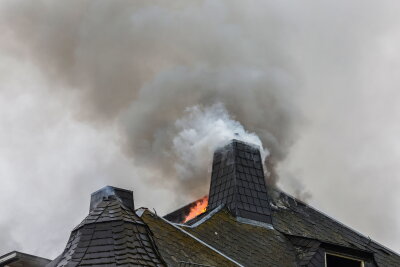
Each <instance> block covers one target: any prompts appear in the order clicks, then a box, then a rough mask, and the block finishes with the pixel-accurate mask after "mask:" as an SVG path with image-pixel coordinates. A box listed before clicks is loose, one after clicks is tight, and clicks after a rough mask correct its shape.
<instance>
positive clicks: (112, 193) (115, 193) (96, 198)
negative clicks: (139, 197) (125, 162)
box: [89, 185, 135, 211]
mask: <svg viewBox="0 0 400 267" xmlns="http://www.w3.org/2000/svg"><path fill="white" fill-rule="evenodd" d="M109 197H116V198H119V199H120V200H121V202H122V203H123V204H124V205H125V207H127V208H130V209H131V210H135V206H134V204H133V192H132V191H130V190H126V189H122V188H117V187H113V186H109V185H107V186H105V187H103V188H102V189H99V190H97V191H96V192H94V193H92V194H91V196H90V209H89V211H92V210H93V209H94V208H96V206H97V205H98V204H99V203H100V202H101V201H103V199H106V198H109Z"/></svg>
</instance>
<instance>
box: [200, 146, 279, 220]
mask: <svg viewBox="0 0 400 267" xmlns="http://www.w3.org/2000/svg"><path fill="white" fill-rule="evenodd" d="M221 204H224V205H225V206H226V207H228V208H229V210H230V211H231V212H232V213H233V215H234V216H236V217H240V218H244V219H250V220H256V221H259V222H264V223H272V219H271V208H270V205H269V202H268V196H267V186H266V182H265V177H264V171H263V163H262V160H261V155H260V150H259V147H258V146H256V145H253V144H249V143H245V142H242V141H239V140H236V139H234V140H232V141H231V142H230V143H229V144H227V145H226V146H224V147H222V148H220V149H217V150H216V151H215V152H214V159H213V166H212V174H211V184H210V193H209V200H208V207H207V210H212V209H214V208H216V207H218V206H219V205H221Z"/></svg>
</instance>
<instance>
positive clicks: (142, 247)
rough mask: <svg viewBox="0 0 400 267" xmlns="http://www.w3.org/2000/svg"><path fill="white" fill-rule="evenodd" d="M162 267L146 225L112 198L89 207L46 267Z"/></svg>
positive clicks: (119, 201) (162, 263) (162, 264)
mask: <svg viewBox="0 0 400 267" xmlns="http://www.w3.org/2000/svg"><path fill="white" fill-rule="evenodd" d="M120 265H127V266H159V267H161V266H165V264H164V262H163V260H162V259H161V257H160V255H159V254H158V250H157V248H156V245H155V243H154V240H153V238H152V234H151V232H150V230H149V229H148V226H147V225H146V224H145V223H143V221H142V220H141V219H140V218H139V217H138V216H137V215H136V214H135V212H134V211H132V210H131V209H130V208H127V207H126V206H125V205H124V204H123V203H122V201H121V200H120V199H119V198H117V197H114V196H109V197H108V198H105V199H103V200H102V201H101V202H100V203H99V204H98V205H97V206H96V207H93V208H91V211H90V213H89V215H88V216H87V217H86V218H85V219H84V220H83V221H82V222H81V223H80V224H79V225H78V226H77V227H76V228H75V229H74V230H73V231H72V233H71V236H70V238H69V241H68V243H67V246H66V248H65V250H64V252H63V253H62V254H61V255H60V256H59V257H58V258H57V259H55V260H54V261H52V262H51V263H50V264H49V265H48V266H49V267H53V266H54V267H55V266H57V267H61V266H120Z"/></svg>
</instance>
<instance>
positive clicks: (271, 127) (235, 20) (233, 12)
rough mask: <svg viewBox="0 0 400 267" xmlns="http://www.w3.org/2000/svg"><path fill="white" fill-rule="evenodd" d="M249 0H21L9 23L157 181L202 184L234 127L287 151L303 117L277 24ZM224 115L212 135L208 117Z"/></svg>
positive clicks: (199, 190) (82, 109)
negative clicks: (245, 0) (246, 1)
mask: <svg viewBox="0 0 400 267" xmlns="http://www.w3.org/2000/svg"><path fill="white" fill-rule="evenodd" d="M265 7H266V6H265ZM242 8H243V7H242V4H240V2H235V1H232V2H228V1H205V2H204V1H197V2H196V1H194V2H192V3H190V4H189V3H188V2H187V1H174V2H173V3H165V2H163V1H151V2H148V1H135V2H132V1H112V2H110V1H96V2H93V1H71V2H69V1H68V2H54V1H35V2H25V1H21V2H14V3H12V4H10V5H9V6H6V8H5V9H4V10H3V13H2V18H3V21H2V22H3V23H2V24H3V25H4V27H3V28H4V29H3V32H4V31H6V32H7V33H8V34H9V37H10V38H15V39H16V41H17V42H19V43H21V44H22V46H24V47H23V48H24V52H25V53H26V55H27V56H28V57H29V59H31V60H33V61H34V62H35V64H36V65H37V66H39V67H40V68H41V70H42V71H43V72H44V73H45V74H46V75H47V76H48V78H49V79H50V82H51V84H52V86H53V88H54V89H53V90H57V89H56V88H63V89H64V90H77V91H79V92H78V94H79V95H80V97H79V99H78V101H79V103H78V105H79V106H78V111H77V115H78V116H80V117H81V118H83V119H84V120H87V121H89V122H94V123H110V122H115V121H118V123H119V127H120V129H121V134H122V138H123V140H122V142H123V144H122V147H123V149H124V151H125V152H126V153H127V154H128V155H129V156H131V157H132V158H133V159H134V161H135V163H136V164H139V165H142V166H144V167H146V168H150V169H153V170H156V171H158V173H159V174H158V175H156V177H155V178H156V179H155V180H154V181H155V182H158V183H163V182H165V181H163V180H167V181H168V182H169V183H173V184H175V186H176V187H177V188H180V189H181V190H180V192H181V193H180V195H182V193H183V194H189V195H191V194H195V195H202V194H204V191H205V189H206V188H207V186H208V185H207V182H206V179H207V178H208V177H207V176H208V175H207V167H208V166H209V159H210V158H211V154H212V151H213V149H214V148H215V147H216V146H217V145H218V144H219V143H221V141H226V140H227V139H230V138H233V137H234V134H235V132H237V128H240V129H242V128H244V129H246V130H244V129H242V130H241V132H242V133H241V136H242V137H241V138H244V139H246V137H245V136H243V135H246V134H247V132H246V131H249V132H255V133H257V136H258V137H259V139H258V138H257V140H256V142H257V143H258V144H259V145H262V144H263V145H264V146H265V147H266V148H267V149H268V150H269V152H271V154H272V155H273V156H274V157H275V158H276V160H282V159H283V158H285V156H286V154H287V152H288V149H289V147H290V145H291V144H292V142H293V136H294V135H293V126H294V121H298V120H297V119H296V117H297V114H296V112H295V107H294V103H293V101H292V99H293V98H292V97H294V95H295V94H296V89H298V88H296V87H299V83H298V81H296V78H295V75H294V72H293V69H291V65H290V64H289V62H288V61H289V60H288V59H287V55H286V54H285V52H284V51H283V50H282V49H281V47H279V46H278V45H277V43H278V41H279V33H278V32H276V30H275V29H274V28H275V27H276V25H272V24H266V22H268V19H267V20H266V17H265V16H266V14H265V13H264V12H263V13H260V12H256V13H255V11H256V10H255V9H254V8H255V7H253V6H251V5H250V6H249V10H243V9H242ZM267 15H268V16H267V17H269V16H271V19H272V18H273V17H274V16H275V15H274V14H272V13H271V14H267ZM261 25H263V26H262V27H263V31H262V33H260V32H259V31H258V30H257V28H259V27H260V26H261ZM271 40H275V41H274V42H271ZM275 42H276V43H275ZM289 96H290V97H289ZM191 113H195V114H191ZM193 116H194V117H195V118H192V117H193ZM202 116H206V118H201V117H202ZM193 119H194V120H195V121H196V123H193V122H190V120H193ZM222 120H223V121H224V122H222V123H223V124H224V126H223V127H222V129H220V131H219V132H220V133H219V137H218V138H215V134H214V133H213V132H211V131H209V129H215V124H218V123H219V121H220V122H221V121H222ZM236 122H238V123H236ZM232 123H234V124H235V123H236V124H237V125H232ZM241 124H242V125H243V126H242V125H241ZM229 125H230V126H229ZM222 132H224V133H222ZM188 133H189V135H188ZM213 136H214V138H212V137H213ZM260 140H261V141H260ZM200 151H201V152H200ZM190 154H193V155H197V156H196V157H195V158H193V157H192V158H190V160H188V159H189V158H188V155H190ZM205 159H207V160H205Z"/></svg>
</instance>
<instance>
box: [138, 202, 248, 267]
mask: <svg viewBox="0 0 400 267" xmlns="http://www.w3.org/2000/svg"><path fill="white" fill-rule="evenodd" d="M141 218H142V219H143V221H144V222H145V223H146V224H147V225H148V226H149V228H150V230H151V231H152V233H153V234H154V238H155V242H156V244H157V247H158V249H159V251H160V254H161V256H162V257H163V259H164V260H165V262H166V263H167V264H168V266H215V267H216V266H226V267H229V266H240V265H238V264H236V263H235V262H234V261H232V260H231V259H229V257H227V256H225V255H222V253H221V252H220V251H218V248H217V249H215V248H214V247H213V245H212V244H208V245H207V244H206V243H205V242H207V241H206V240H198V239H196V238H195V237H194V236H192V235H191V234H190V233H189V231H187V229H182V228H181V227H178V226H176V225H174V224H172V223H170V222H168V221H167V220H165V219H163V218H161V217H158V216H157V215H156V214H154V213H151V212H150V211H148V210H145V211H144V213H143V215H142V216H141ZM204 241H205V242H204ZM189 263H190V264H191V265H188V264H189ZM193 264H195V265H193Z"/></svg>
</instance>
